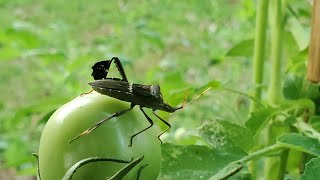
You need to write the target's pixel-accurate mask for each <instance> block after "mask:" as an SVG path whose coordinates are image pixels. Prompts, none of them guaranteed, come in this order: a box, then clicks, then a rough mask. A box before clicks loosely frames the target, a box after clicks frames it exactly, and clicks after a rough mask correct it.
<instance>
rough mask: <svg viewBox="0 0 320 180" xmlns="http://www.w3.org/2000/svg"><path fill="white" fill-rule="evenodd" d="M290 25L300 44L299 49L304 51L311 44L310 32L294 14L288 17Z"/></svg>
mask: <svg viewBox="0 0 320 180" xmlns="http://www.w3.org/2000/svg"><path fill="white" fill-rule="evenodd" d="M288 26H289V30H290V32H291V33H292V35H293V37H294V39H295V41H296V43H297V44H298V46H299V50H300V51H302V50H304V49H306V48H307V47H308V45H309V41H310V37H309V34H310V33H309V32H308V31H307V30H306V29H304V27H302V25H301V24H300V22H299V21H298V20H297V19H296V18H295V17H294V16H290V18H289V19H288Z"/></svg>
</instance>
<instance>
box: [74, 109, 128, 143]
mask: <svg viewBox="0 0 320 180" xmlns="http://www.w3.org/2000/svg"><path fill="white" fill-rule="evenodd" d="M133 107H134V105H132V104H131V106H130V108H129V109H124V110H121V111H119V112H116V113H113V114H112V115H111V116H109V117H107V118H105V119H102V120H101V121H99V122H97V123H96V124H95V125H94V126H92V127H91V128H89V129H87V130H85V131H83V132H82V133H80V134H79V135H77V136H76V137H75V138H73V139H71V140H70V141H69V143H70V144H71V143H72V142H73V141H74V140H76V139H78V138H79V137H81V136H85V135H88V134H90V133H91V132H92V131H94V130H95V129H97V128H98V127H100V126H101V125H102V124H103V123H105V122H107V121H108V120H110V119H112V118H114V117H118V116H121V115H123V114H125V113H127V112H128V111H131V110H132V109H133Z"/></svg>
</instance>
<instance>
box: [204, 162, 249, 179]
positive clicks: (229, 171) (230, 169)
mask: <svg viewBox="0 0 320 180" xmlns="http://www.w3.org/2000/svg"><path fill="white" fill-rule="evenodd" d="M242 168H243V164H242V163H240V162H232V163H230V164H228V166H226V167H225V168H223V169H222V170H221V171H219V172H218V173H217V174H215V175H214V176H212V177H211V178H210V179H209V180H216V179H226V178H228V177H229V176H231V175H233V174H235V173H237V172H238V171H240V170H241V169H242Z"/></svg>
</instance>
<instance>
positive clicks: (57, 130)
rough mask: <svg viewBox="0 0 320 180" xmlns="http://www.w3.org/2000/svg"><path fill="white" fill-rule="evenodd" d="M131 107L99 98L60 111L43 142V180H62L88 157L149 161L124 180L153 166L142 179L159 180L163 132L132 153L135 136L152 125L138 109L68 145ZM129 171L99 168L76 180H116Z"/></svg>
mask: <svg viewBox="0 0 320 180" xmlns="http://www.w3.org/2000/svg"><path fill="white" fill-rule="evenodd" d="M129 106H130V104H128V103H124V102H121V101H119V100H116V99H113V98H110V97H108V96H104V95H101V94H98V93H95V92H94V93H90V94H86V95H83V96H79V97H77V98H75V99H73V100H72V101H70V102H68V103H67V104H65V105H63V106H62V107H60V108H59V109H58V110H57V111H56V112H55V113H54V114H53V115H52V116H51V117H50V119H49V121H48V122H47V124H46V126H45V128H44V130H43V133H42V136H41V140H40V147H39V169H40V174H41V179H42V180H59V179H62V177H63V176H64V174H65V173H66V172H67V170H68V169H69V168H70V167H71V166H72V165H73V164H74V163H76V162H78V161H80V160H82V159H85V158H89V157H109V158H116V159H121V160H127V161H130V160H131V159H132V158H134V159H136V158H139V157H141V156H144V159H143V161H141V162H140V163H139V164H138V165H137V166H136V167H135V168H134V169H132V170H131V171H130V173H129V174H128V175H126V176H125V179H130V180H131V179H135V178H136V176H137V171H138V170H139V168H140V167H141V166H142V165H144V164H148V165H147V166H146V167H145V168H144V169H143V170H142V172H141V176H140V178H141V179H142V180H154V179H156V178H157V176H158V173H159V170H160V163H161V149H160V142H159V140H158V138H157V135H158V134H159V130H158V128H156V126H153V127H152V128H150V129H149V130H147V131H145V132H143V133H141V134H139V135H138V136H136V137H135V138H134V139H133V145H132V147H128V145H129V141H130V136H132V135H133V134H135V133H136V132H139V131H140V130H142V129H144V128H146V127H147V126H148V125H149V123H148V121H147V120H146V119H145V117H144V116H143V114H142V112H140V111H139V110H138V108H134V109H133V110H132V111H130V112H128V113H126V114H124V115H122V116H119V117H117V118H112V119H111V120H110V121H108V122H106V123H105V124H103V125H102V126H100V127H99V128H98V129H96V130H95V131H93V132H92V133H91V134H89V135H86V136H82V137H80V138H79V139H77V140H75V141H74V142H72V143H71V144H70V143H69V140H71V139H72V138H74V137H75V136H77V135H78V134H79V133H81V132H83V131H84V130H86V129H87V128H89V127H91V126H93V125H94V124H95V123H96V122H98V121H100V120H102V119H103V118H105V117H108V116H109V115H111V114H112V113H114V112H118V111H119V110H123V109H127V108H128V107H129ZM124 166H125V164H117V163H114V162H94V163H90V164H87V165H85V166H83V167H81V168H80V169H79V170H78V171H77V172H76V173H75V174H74V176H73V178H72V179H74V180H91V179H95V180H100V179H101V180H102V179H106V177H111V176H112V175H114V174H115V173H116V172H117V171H118V170H120V169H121V168H122V167H124Z"/></svg>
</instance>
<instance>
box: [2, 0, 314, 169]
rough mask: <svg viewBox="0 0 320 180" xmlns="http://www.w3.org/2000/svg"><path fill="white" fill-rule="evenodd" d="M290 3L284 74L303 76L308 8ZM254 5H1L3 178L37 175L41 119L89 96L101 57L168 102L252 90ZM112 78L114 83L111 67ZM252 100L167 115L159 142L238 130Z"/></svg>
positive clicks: (213, 101) (239, 1) (167, 0)
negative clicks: (217, 128) (225, 127)
mask: <svg viewBox="0 0 320 180" xmlns="http://www.w3.org/2000/svg"><path fill="white" fill-rule="evenodd" d="M288 4H290V6H288V8H287V9H286V10H285V14H286V17H287V18H286V21H288V25H287V27H286V28H287V29H286V31H285V33H284V34H285V36H286V38H285V39H286V42H285V46H284V47H285V54H284V57H285V58H284V60H285V63H286V64H287V67H286V72H287V73H288V72H294V73H296V74H300V75H304V74H305V61H304V60H305V59H306V55H307V53H306V52H307V51H306V50H305V49H306V48H307V46H308V44H309V36H308V35H309V31H310V28H309V27H310V16H311V15H310V3H309V2H308V1H300V0H288ZM255 6H256V4H255V1H253V0H203V1H197V0H185V1H171V0H162V1H160V0H150V1H147V0H138V1H126V0H118V1H116V0H110V1H102V0H91V1H84V0H78V1H67V2H66V1H63V0H55V1H51V0H42V1H40V0H12V1H7V0H0V27H1V28H0V63H1V64H0V77H1V78H0V92H1V93H0V160H1V161H0V166H1V169H3V170H2V172H5V171H7V170H10V171H11V173H12V174H18V175H35V173H36V161H35V159H33V157H32V156H31V153H32V152H37V150H38V145H39V139H40V135H41V131H42V129H43V127H44V125H45V122H46V121H47V119H48V117H49V116H50V115H51V114H52V113H53V112H54V111H55V110H56V109H57V108H58V107H60V106H61V105H62V104H64V103H66V102H68V101H69V100H71V99H73V98H75V97H76V96H78V95H79V94H81V93H84V92H87V91H89V90H90V87H89V86H88V84H87V83H88V82H89V81H92V77H91V76H90V74H91V66H92V65H93V64H94V63H95V62H97V61H99V60H102V59H110V58H111V57H113V56H118V57H119V58H120V59H121V60H122V62H123V63H124V68H125V70H126V73H127V76H128V78H129V80H130V81H132V82H137V83H141V84H152V83H157V84H160V86H161V88H162V93H163V95H164V98H165V100H166V101H167V102H169V103H171V104H179V103H182V101H183V96H184V91H185V90H186V89H188V88H199V87H201V86H202V85H205V84H207V83H208V82H210V81H212V80H216V81H219V82H221V84H222V86H223V87H224V89H230V90H232V91H239V92H244V93H249V92H250V91H251V90H252V88H253V87H251V86H250V82H251V71H252V69H251V64H252V62H251V59H252V52H253V51H252V50H253V38H254V25H255ZM268 67H269V62H267V64H266V67H265V68H268ZM111 71H113V72H111V76H112V75H114V76H117V72H116V68H113V70H111ZM267 72H268V71H267ZM265 78H266V79H268V75H266V76H265ZM177 95H178V96H179V98H173V97H176V96H177ZM180 97H181V98H180ZM249 100H250V99H248V97H247V96H243V95H241V94H239V93H234V92H231V91H221V90H217V91H211V92H209V93H207V94H206V95H204V96H203V97H201V98H200V99H199V100H197V101H195V102H194V103H193V104H191V105H190V106H188V107H187V108H185V109H184V110H183V111H180V112H177V113H175V114H173V115H171V116H170V120H169V121H170V123H171V124H172V126H173V128H172V129H171V130H170V132H169V133H167V134H166V135H165V137H164V138H165V141H166V142H173V143H175V144H197V143H201V142H198V140H197V139H194V136H193V135H194V133H195V130H196V129H197V128H198V127H199V126H200V125H201V124H202V123H203V122H205V121H206V120H212V119H217V118H222V119H225V120H227V121H230V122H232V123H235V124H238V125H243V124H244V122H245V120H246V119H247V118H248V105H249ZM0 173H1V172H0Z"/></svg>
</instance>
